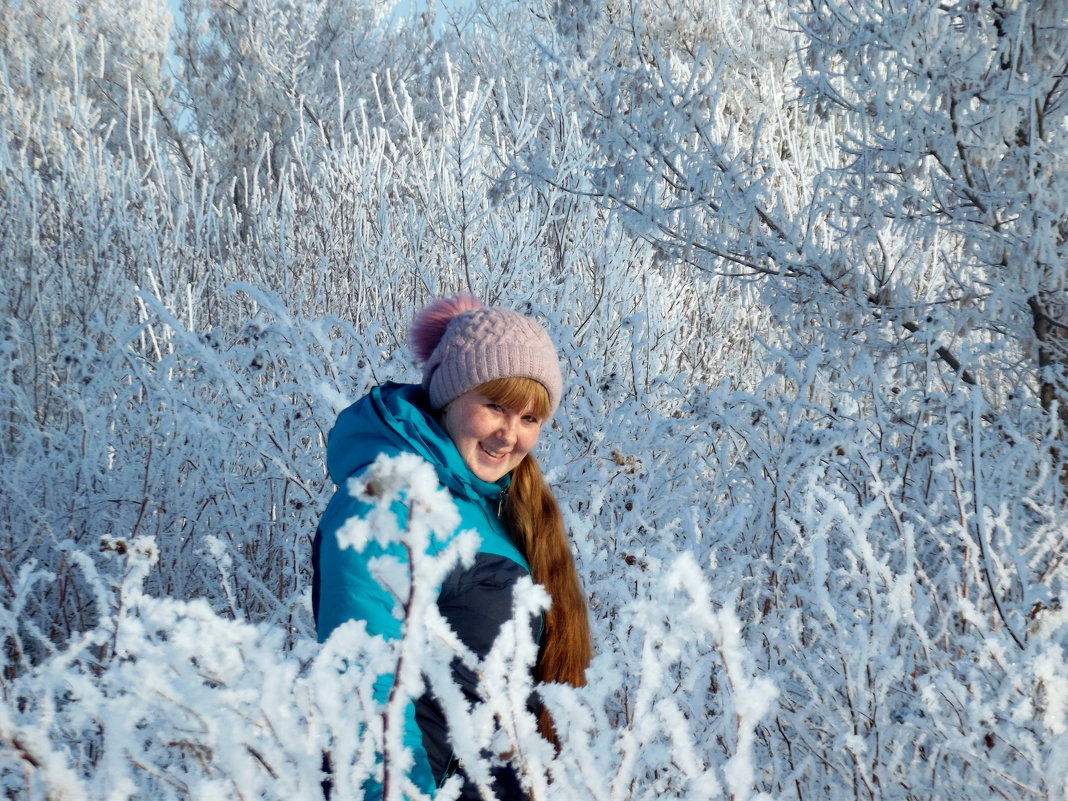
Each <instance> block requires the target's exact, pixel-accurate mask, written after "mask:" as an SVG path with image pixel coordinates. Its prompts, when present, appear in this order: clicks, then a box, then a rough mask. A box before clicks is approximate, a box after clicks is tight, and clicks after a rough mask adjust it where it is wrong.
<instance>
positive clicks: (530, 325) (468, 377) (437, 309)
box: [408, 293, 563, 414]
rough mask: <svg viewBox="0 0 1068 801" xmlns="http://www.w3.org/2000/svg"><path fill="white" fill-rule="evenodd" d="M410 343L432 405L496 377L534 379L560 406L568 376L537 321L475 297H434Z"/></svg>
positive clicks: (413, 326) (415, 326)
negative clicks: (561, 371)
mask: <svg viewBox="0 0 1068 801" xmlns="http://www.w3.org/2000/svg"><path fill="white" fill-rule="evenodd" d="M408 341H409V342H410V343H411V346H412V350H413V351H414V352H415V356H416V358H417V359H418V360H419V361H420V362H421V363H422V365H423V387H424V388H425V389H426V391H427V393H428V394H429V395H430V405H431V406H432V407H433V408H434V409H440V408H442V407H443V406H445V405H446V404H448V403H449V402H450V401H453V400H455V399H456V398H458V397H460V396H461V395H463V394H464V393H465V392H467V391H468V390H472V389H474V388H475V387H477V386H479V385H480V384H484V383H486V382H487V381H493V380H494V379H497V378H512V377H522V378H531V379H533V380H535V381H537V382H538V383H539V384H541V385H542V386H543V387H545V389H546V391H547V392H548V393H549V406H550V412H549V413H550V414H552V413H553V412H555V411H556V408H557V407H558V406H559V405H560V394H561V392H562V390H563V379H562V378H561V376H560V362H559V358H558V357H557V355H556V347H555V346H554V345H553V343H552V340H551V339H549V335H548V334H547V333H546V332H545V329H544V328H542V327H541V326H540V325H539V324H538V323H537V322H535V321H534V320H531V319H530V318H529V317H524V316H523V315H522V314H520V313H519V312H516V311H512V310H511V309H504V308H501V307H499V306H483V305H482V301H480V300H479V299H478V298H476V297H475V296H474V295H468V294H466V293H465V294H461V295H456V296H455V297H452V298H442V299H439V300H435V301H433V302H432V303H430V304H429V305H428V306H426V307H425V308H424V309H423V310H422V311H420V312H419V313H418V314H416V315H415V317H414V318H413V319H412V324H411V327H410V328H409V330H408Z"/></svg>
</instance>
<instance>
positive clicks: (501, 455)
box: [442, 390, 545, 482]
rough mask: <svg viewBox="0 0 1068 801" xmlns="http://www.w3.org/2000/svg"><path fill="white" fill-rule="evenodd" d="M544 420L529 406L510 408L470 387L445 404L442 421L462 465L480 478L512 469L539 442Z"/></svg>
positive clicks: (493, 478)
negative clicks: (535, 414)
mask: <svg viewBox="0 0 1068 801" xmlns="http://www.w3.org/2000/svg"><path fill="white" fill-rule="evenodd" d="M544 422H545V421H544V420H539V419H538V418H537V417H535V416H534V412H533V411H532V409H531V407H529V406H528V407H527V408H525V409H513V408H508V407H506V406H501V405H500V404H497V403H494V402H493V401H491V400H490V399H489V398H487V397H486V396H484V395H482V394H480V393H478V392H475V391H474V390H471V391H469V392H465V393H464V394H463V395H461V396H460V397H458V398H457V399H456V400H454V401H453V402H452V403H450V404H449V405H448V406H446V407H445V414H444V417H443V419H442V423H443V425H444V427H445V430H446V431H447V432H448V434H449V436H450V437H451V438H452V441H453V443H455V445H456V449H457V450H458V451H459V452H460V456H462V457H463V460H464V464H466V465H467V466H468V467H469V468H471V472H472V473H474V474H475V475H476V476H478V477H479V478H481V479H482V480H483V481H490V482H493V481H497V480H498V479H499V478H501V477H502V476H504V475H505V474H507V473H510V472H511V471H512V470H513V469H515V467H516V465H518V464H519V463H520V462H521V461H523V458H524V457H525V456H526V455H527V454H528V453H530V449H531V448H533V447H534V444H535V443H536V442H537V441H538V435H539V434H540V433H541V427H542V424H543V423H544Z"/></svg>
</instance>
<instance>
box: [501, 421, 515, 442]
mask: <svg viewBox="0 0 1068 801" xmlns="http://www.w3.org/2000/svg"><path fill="white" fill-rule="evenodd" d="M515 431H516V418H515V417H514V416H512V415H510V414H509V415H505V417H504V419H503V420H502V421H501V427H500V429H499V436H500V437H501V439H503V440H506V441H507V442H509V443H511V442H514V441H515Z"/></svg>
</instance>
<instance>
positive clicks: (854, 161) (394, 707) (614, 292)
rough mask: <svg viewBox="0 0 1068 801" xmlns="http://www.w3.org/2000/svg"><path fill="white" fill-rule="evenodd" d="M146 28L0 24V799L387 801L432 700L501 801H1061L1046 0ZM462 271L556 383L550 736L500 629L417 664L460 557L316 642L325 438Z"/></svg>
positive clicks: (545, 459)
mask: <svg viewBox="0 0 1068 801" xmlns="http://www.w3.org/2000/svg"><path fill="white" fill-rule="evenodd" d="M182 12H183V15H182V18H181V19H180V20H178V21H177V22H175V23H174V25H173V27H172V26H171V21H170V20H169V18H168V15H167V13H166V12H165V11H164V10H163V6H162V5H161V4H159V3H157V2H148V0H127V1H126V2H122V3H115V2H103V0H88V1H87V2H82V3H78V4H73V3H70V2H69V1H68V0H24V2H12V1H11V0H9V1H8V2H5V3H3V4H2V5H0V264H2V278H0V304H2V319H0V325H2V327H3V334H2V339H0V363H2V368H3V372H4V375H3V380H2V381H0V397H2V405H0V415H2V423H3V427H2V430H0V453H2V459H3V466H4V469H3V471H2V473H0V521H2V522H0V598H2V601H3V603H2V607H0V609H2V611H0V637H2V640H3V672H2V674H0V788H2V792H3V795H4V797H5V798H12V799H23V798H26V799H46V798H47V799H73V800H75V801H80V800H81V799H96V798H100V799H103V798H108V799H111V798H131V799H133V798H160V799H169V798H174V799H187V798H189V799H208V798H235V799H236V798H262V799H273V798H278V799H287V801H288V799H293V798H298V797H299V798H319V797H321V793H322V791H321V788H320V778H321V777H320V769H321V766H322V754H323V752H324V751H329V752H330V754H331V758H332V760H333V762H334V765H335V776H334V781H335V797H337V798H352V799H358V798H361V797H363V796H364V790H365V788H367V787H369V786H370V785H369V784H368V783H367V780H368V779H369V778H370V779H375V780H377V781H379V782H383V780H385V781H384V783H385V785H386V786H387V787H388V788H389V789H388V792H389V795H390V797H391V798H401V797H402V796H403V795H405V794H407V795H408V796H409V797H413V795H414V794H413V793H412V792H409V791H408V788H406V787H405V786H404V782H403V773H404V766H405V763H406V759H407V758H408V755H407V754H405V753H404V752H403V750H402V749H399V747H398V743H399V740H397V738H396V737H395V732H396V729H397V727H396V726H395V725H394V726H391V725H390V723H391V721H396V719H397V718H396V716H397V715H398V714H399V713H398V710H400V709H403V705H404V702H405V700H406V698H407V697H409V696H410V695H412V694H415V693H418V692H421V688H422V686H423V684H424V682H429V683H430V685H431V686H432V687H433V688H434V690H435V691H436V692H437V693H438V694H439V696H440V697H442V699H443V701H444V706H445V708H446V709H447V711H448V713H449V715H450V717H451V718H452V719H453V720H454V722H455V726H454V729H455V731H457V732H460V733H461V735H460V736H458V741H457V743H456V746H457V751H458V753H460V754H461V755H466V756H465V764H466V765H468V766H469V768H468V769H469V772H470V773H471V775H472V776H476V777H478V776H480V775H484V770H485V766H484V765H483V764H482V758H481V755H482V754H483V753H485V752H486V751H485V749H489V748H492V750H493V751H494V752H496V753H504V752H509V751H511V752H512V753H514V754H515V756H516V759H517V762H518V764H519V765H520V769H521V771H522V774H523V776H524V780H525V781H526V782H527V784H528V786H529V787H530V788H531V790H532V793H533V794H534V797H536V798H539V799H569V800H570V799H576V798H594V799H620V800H622V799H628V800H629V799H654V798H655V799H660V798H665V797H667V798H679V799H688V800H689V799H700V798H708V799H721V798H722V799H735V801H742V799H756V798H775V799H796V800H797V801H806V800H808V799H828V800H829V801H836V800H837V799H843V800H844V799H857V798H863V799H868V798H871V799H876V798H878V799H937V800H938V801H953V800H955V799H956V800H959V801H972V800H974V799H986V798H1004V799H1031V798H1034V799H1045V801H1062V799H1064V798H1066V797H1068V700H1066V699H1068V611H1065V609H1064V606H1063V600H1064V598H1065V593H1066V592H1068V587H1066V581H1068V563H1066V559H1065V554H1066V553H1068V523H1066V522H1065V521H1066V520H1068V510H1066V508H1065V507H1066V492H1068V452H1066V442H1065V440H1066V437H1068V433H1066V426H1068V411H1066V409H1068V259H1066V256H1068V254H1066V247H1068V246H1066V239H1068V223H1066V219H1068V218H1066V215H1065V211H1064V202H1065V201H1064V199H1065V198H1066V197H1068V151H1066V148H1065V138H1066V137H1068V15H1066V11H1065V7H1064V4H1063V3H1061V2H1053V1H1050V2H1044V1H1043V0H1032V2H1014V1H1013V0H1006V1H1005V2H991V3H969V2H944V0H943V1H940V2H935V1H934V0H912V1H911V2H903V3H902V2H890V0H862V1H860V2H843V3H838V2H834V1H833V0H808V1H807V2H796V1H794V2H787V1H786V0H773V1H772V2H755V1H753V2H750V0H735V2H731V3H727V2H720V1H719V0H650V1H649V2H647V3H644V4H641V5H639V4H636V3H630V2H624V1H623V0H618V1H617V0H582V1H581V2H567V3H565V2H551V1H550V0H526V1H525V2H506V1H505V0H499V2H494V0H481V2H471V3H464V4H460V6H459V9H458V10H456V11H455V12H454V13H452V14H446V13H444V12H442V11H441V10H440V9H439V10H438V13H437V14H436V15H435V13H434V10H433V7H432V8H431V10H430V11H428V12H427V13H425V14H422V15H421V16H418V17H416V18H414V19H412V20H403V19H400V18H396V17H393V16H391V14H390V13H388V12H389V10H388V9H387V8H384V7H383V5H382V4H381V3H377V2H374V1H373V0H336V2H331V3H322V2H315V1H314V0H242V2H238V3H233V2H218V1H217V0H186V2H184V3H183V6H182ZM461 289H463V290H470V291H473V292H475V293H477V294H479V295H480V296H481V297H482V298H483V299H484V300H486V301H488V302H490V303H500V304H505V305H509V306H512V307H515V308H518V309H520V310H522V311H524V312H529V313H532V314H535V315H537V316H539V317H540V318H542V319H543V320H545V321H546V322H547V324H548V325H549V326H550V329H551V331H552V334H553V336H554V338H555V340H556V341H557V343H558V345H559V347H560V350H561V353H562V357H563V361H564V368H565V382H566V393H565V398H564V401H563V404H562V407H561V411H560V412H559V413H558V415H557V418H556V420H554V422H553V424H552V427H551V429H548V428H547V430H546V431H545V433H544V434H543V439H542V442H541V444H539V446H538V447H539V451H540V453H539V455H540V457H541V462H542V464H543V465H544V466H545V468H546V471H547V477H548V479H549V481H550V483H551V484H552V486H553V487H554V489H555V491H556V493H557V495H558V498H559V500H560V502H561V505H562V507H563V509H564V514H565V519H566V521H567V523H568V526H569V529H570V531H571V533H572V535H573V540H574V547H575V551H576V556H577V561H578V565H579V570H580V573H581V575H582V576H583V578H584V581H585V585H586V588H587V590H588V592H589V596H590V604H591V611H592V617H593V621H594V627H595V643H596V657H595V661H594V664H593V666H592V667H591V669H590V685H589V687H586V688H582V689H580V690H575V689H572V688H567V687H557V686H552V687H547V688H543V689H542V690H541V692H542V696H543V697H544V699H545V700H546V703H547V704H548V705H549V707H550V709H551V710H552V711H553V714H554V718H555V721H556V725H557V728H558V730H559V732H560V734H561V739H562V741H563V742H564V744H565V745H564V748H563V749H562V750H561V751H560V753H558V754H557V753H554V751H553V749H552V748H551V746H549V745H548V744H547V743H545V742H544V741H542V740H541V739H540V738H539V737H537V735H536V734H535V732H536V721H535V720H534V719H533V717H532V716H531V715H530V714H529V713H528V711H527V708H526V705H525V701H526V699H527V697H528V694H529V691H530V687H529V682H528V681H526V680H525V679H524V677H525V676H526V675H527V671H526V670H525V666H526V665H528V664H529V663H530V661H531V659H532V655H533V649H534V645H533V644H532V643H531V642H530V641H529V638H528V637H526V636H525V635H524V627H522V626H520V627H517V628H515V629H509V628H506V629H505V631H504V632H503V633H502V636H501V638H500V640H499V642H498V643H497V646H496V647H495V649H494V651H493V653H492V654H491V655H490V657H489V658H488V659H487V660H486V662H485V663H483V664H482V665H481V666H479V670H480V674H481V676H482V680H483V687H484V696H485V703H483V704H481V705H477V706H475V707H468V706H467V705H465V703H464V702H463V700H462V698H461V697H460V696H459V695H458V694H457V692H456V690H455V688H452V687H451V686H450V682H449V679H448V676H449V671H448V669H447V665H448V663H449V660H451V659H453V658H454V657H458V658H461V659H468V660H470V659H471V658H472V657H471V655H470V654H465V653H463V649H462V647H461V646H459V644H458V643H457V642H456V640H455V637H454V636H453V635H452V634H451V632H450V631H449V630H448V628H447V626H445V625H444V624H443V623H442V621H441V620H440V618H439V617H438V616H437V612H436V608H435V607H434V604H433V602H432V601H433V599H432V598H430V597H429V595H428V594H427V593H426V592H425V587H426V586H427V583H428V582H433V579H434V576H435V575H437V574H440V572H441V571H444V570H447V569H448V568H449V566H450V565H451V564H453V563H455V560H462V559H465V558H469V549H470V547H471V543H470V542H469V541H468V540H467V539H465V538H464V537H460V538H459V539H457V540H456V541H455V546H454V547H452V548H450V549H447V550H446V551H444V552H442V553H441V554H439V555H438V556H437V557H434V558H433V559H431V558H427V559H422V560H417V561H416V563H415V564H413V565H411V566H410V567H411V569H410V570H405V569H402V568H401V566H398V565H390V564H382V565H381V566H380V569H381V570H382V571H383V580H388V581H389V582H390V584H391V586H393V587H395V588H396V592H397V598H398V610H399V611H403V613H404V614H405V616H406V624H405V632H406V636H405V637H404V639H403V640H400V641H397V642H393V643H388V644H387V643H383V642H382V641H380V640H377V639H375V638H371V637H369V636H367V634H366V632H365V631H364V629H363V628H362V627H361V626H360V625H358V624H353V625H351V626H347V627H343V628H342V629H341V630H339V631H338V632H337V633H336V634H335V636H333V637H332V638H331V640H330V641H329V642H328V643H326V644H325V645H323V646H319V645H317V644H316V643H315V641H314V636H313V631H312V625H311V616H310V602H309V596H310V587H309V579H310V565H309V554H310V539H311V536H312V534H313V533H314V530H315V525H316V521H317V519H318V515H319V514H320V512H321V511H322V509H323V507H324V504H325V502H326V500H327V498H328V497H329V494H330V493H331V492H332V491H333V487H332V486H331V485H330V482H329V480H328V479H327V478H326V477H325V472H324V468H323V445H324V441H325V436H326V433H327V432H328V431H329V428H330V426H331V425H332V423H333V419H334V416H335V415H336V413H337V412H338V411H339V410H340V409H341V408H343V407H344V406H345V405H346V404H347V403H349V402H351V401H352V400H354V399H356V398H357V397H359V396H360V395H361V394H362V393H364V392H365V391H366V390H367V389H368V388H369V387H370V386H371V385H373V384H374V383H376V382H379V381H383V380H387V379H394V380H415V379H416V378H417V374H416V372H415V371H414V369H413V366H412V363H411V356H410V354H409V353H408V352H407V349H406V347H405V328H406V324H407V322H408V320H409V319H410V318H411V315H412V313H413V312H414V311H415V310H416V309H417V308H419V307H420V306H421V305H422V304H423V303H425V302H426V301H427V300H428V299H429V298H431V297H433V296H435V295H440V294H444V293H450V292H454V291H457V290H461ZM372 480H373V481H376V482H378V484H377V485H376V486H377V488H378V490H377V491H376V493H375V497H376V498H378V499H381V498H382V497H386V498H387V499H388V498H389V497H393V496H390V495H389V493H396V492H404V494H405V497H406V498H408V499H409V502H410V503H411V504H412V510H413V513H412V522H411V525H410V526H409V528H408V530H405V531H392V532H391V531H390V530H389V526H388V525H386V524H385V523H382V524H381V525H378V526H377V527H372V528H373V532H374V533H375V535H376V536H394V537H397V538H401V539H405V540H407V541H408V542H409V543H411V544H412V545H413V548H414V550H415V551H416V552H418V551H419V548H418V543H419V542H420V541H421V540H420V538H426V537H432V536H448V535H449V534H451V526H452V525H454V524H453V523H452V522H451V521H452V513H451V511H450V509H449V508H448V504H447V503H443V502H442V499H441V498H440V496H439V495H437V494H435V491H434V487H433V482H428V480H427V477H426V476H425V474H424V473H423V471H422V467H421V466H420V465H418V464H408V463H406V462H396V463H383V464H381V465H379V466H378V468H377V472H376V474H375V475H374V476H373V477H372ZM354 491H360V488H359V487H356V488H354ZM386 502H387V503H388V500H387V501H386ZM385 519H389V518H388V516H387V517H386V518H385ZM367 535H368V534H367V533H366V532H365V534H364V535H362V536H367ZM352 539H353V542H352V543H351V544H352V545H353V547H359V544H360V536H357V535H356V533H354V534H353V537H352ZM544 603H545V597H544V595H543V593H542V592H541V591H540V590H539V589H538V588H537V587H535V586H529V587H527V588H525V589H524V591H523V592H521V593H519V594H518V596H517V604H518V605H521V606H523V607H524V608H538V607H539V606H540V605H543V604H544ZM420 666H421V667H422V670H420V669H419V668H420ZM394 671H395V672H396V681H395V683H394V691H393V693H392V694H391V696H390V699H389V701H388V702H387V703H386V704H385V705H381V704H378V703H376V701H375V697H374V694H373V693H372V683H373V681H374V678H375V677H376V676H377V675H378V674H379V673H382V672H394ZM454 791H455V788H454V787H452V786H451V785H448V786H446V787H445V788H444V789H443V790H441V791H440V793H439V794H438V795H439V796H440V797H441V798H448V797H451V796H450V794H452V793H453V792H454Z"/></svg>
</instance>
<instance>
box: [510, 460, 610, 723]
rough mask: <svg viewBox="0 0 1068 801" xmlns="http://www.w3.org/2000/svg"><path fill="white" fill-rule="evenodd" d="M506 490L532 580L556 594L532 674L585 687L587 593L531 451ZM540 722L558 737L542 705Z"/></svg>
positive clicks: (588, 639) (514, 529)
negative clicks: (584, 590)
mask: <svg viewBox="0 0 1068 801" xmlns="http://www.w3.org/2000/svg"><path fill="white" fill-rule="evenodd" d="M508 495H509V497H508V510H509V511H508V521H509V524H510V526H511V528H512V532H513V535H514V537H515V539H516V540H517V541H518V542H519V543H521V545H522V548H523V550H524V552H525V554H526V557H527V561H528V562H529V563H530V572H531V576H532V577H533V579H534V581H536V582H537V583H539V584H541V585H542V586H544V587H545V589H546V590H547V591H548V593H549V596H550V598H552V605H551V606H550V607H549V610H548V611H547V612H546V614H545V632H544V634H543V636H542V641H541V648H540V649H539V651H538V661H537V664H536V665H535V666H534V678H535V679H536V680H538V681H541V682H562V683H566V684H571V685H573V686H575V687H582V686H584V685H585V684H586V668H587V666H588V665H589V664H590V659H591V658H592V656H593V644H592V641H591V637H590V624H589V616H588V613H587V611H586V598H585V594H584V593H583V591H582V585H581V584H580V582H579V577H578V571H577V570H576V569H575V560H574V558H573V557H572V556H571V548H570V545H569V543H568V539H567V532H566V530H565V529H564V521H563V517H562V516H561V514H560V509H559V507H558V506H557V504H556V500H555V499H554V498H553V494H552V492H551V491H550V489H549V487H548V485H547V484H546V483H545V479H544V478H543V477H542V474H541V470H540V469H539V468H538V463H537V462H536V461H535V460H534V457H533V456H530V455H528V456H527V457H526V458H525V459H524V460H523V461H522V462H520V463H519V465H518V466H517V467H516V468H515V470H513V471H512V487H511V490H510V491H509V493H508ZM539 722H540V728H541V731H542V734H543V735H544V736H545V737H547V738H548V739H550V740H552V741H554V742H555V741H556V737H555V735H554V733H553V730H552V722H551V720H550V719H549V716H548V714H547V713H546V712H545V710H544V709H543V710H542V712H541V714H540V716H539Z"/></svg>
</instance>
